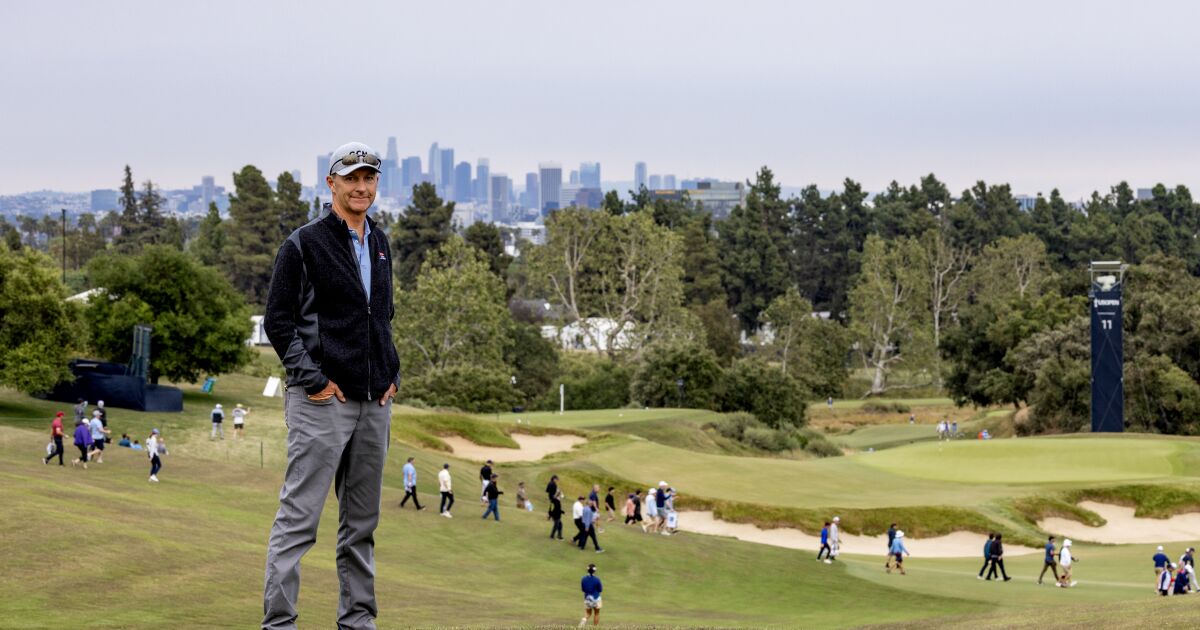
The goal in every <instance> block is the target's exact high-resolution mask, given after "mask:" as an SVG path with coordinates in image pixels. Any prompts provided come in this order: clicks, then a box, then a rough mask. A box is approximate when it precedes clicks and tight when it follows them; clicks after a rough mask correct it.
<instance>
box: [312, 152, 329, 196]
mask: <svg viewBox="0 0 1200 630" xmlns="http://www.w3.org/2000/svg"><path fill="white" fill-rule="evenodd" d="M329 156H330V154H328V153H324V154H321V155H318V156H317V177H316V179H315V180H314V182H313V185H314V186H315V187H316V190H318V191H320V190H325V189H326V188H327V186H326V184H325V178H326V177H329V166H330V164H329Z"/></svg>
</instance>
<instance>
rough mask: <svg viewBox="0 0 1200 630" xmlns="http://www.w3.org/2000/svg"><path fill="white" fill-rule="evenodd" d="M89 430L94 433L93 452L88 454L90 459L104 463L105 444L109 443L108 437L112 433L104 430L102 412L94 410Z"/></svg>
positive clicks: (89, 422)
mask: <svg viewBox="0 0 1200 630" xmlns="http://www.w3.org/2000/svg"><path fill="white" fill-rule="evenodd" d="M88 430H89V431H91V432H92V450H91V451H90V452H89V453H88V459H90V460H92V461H94V462H96V463H97V464H103V463H104V444H105V443H106V442H107V441H108V436H109V435H110V434H111V433H112V431H109V430H108V429H106V428H104V423H103V422H101V421H100V410H99V409H93V410H92V419H91V420H90V421H88Z"/></svg>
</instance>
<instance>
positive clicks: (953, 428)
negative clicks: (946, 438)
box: [950, 420, 958, 438]
mask: <svg viewBox="0 0 1200 630" xmlns="http://www.w3.org/2000/svg"><path fill="white" fill-rule="evenodd" d="M950 437H955V438H956V437H958V420H955V421H954V422H951V423H950Z"/></svg>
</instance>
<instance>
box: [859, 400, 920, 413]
mask: <svg viewBox="0 0 1200 630" xmlns="http://www.w3.org/2000/svg"><path fill="white" fill-rule="evenodd" d="M910 411H912V408H911V407H909V406H908V405H906V404H904V403H898V402H890V403H888V402H875V401H871V402H868V403H864V404H863V406H862V412H863V413H909V412H910Z"/></svg>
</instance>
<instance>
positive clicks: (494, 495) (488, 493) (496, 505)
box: [483, 473, 504, 521]
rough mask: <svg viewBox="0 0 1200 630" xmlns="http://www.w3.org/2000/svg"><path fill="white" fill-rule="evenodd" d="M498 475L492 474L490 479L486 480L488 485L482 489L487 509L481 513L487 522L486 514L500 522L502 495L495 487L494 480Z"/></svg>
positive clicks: (498, 488) (497, 487)
mask: <svg viewBox="0 0 1200 630" xmlns="http://www.w3.org/2000/svg"><path fill="white" fill-rule="evenodd" d="M499 478H500V475H497V474H495V473H492V478H491V479H489V480H488V485H487V487H486V488H484V489H483V494H484V496H485V497H487V503H488V507H487V510H484V512H483V519H484V520H487V517H488V514H491V515H492V518H493V519H495V520H497V521H498V520H500V495H502V494H504V492H503V491H501V490H500V487H499V486H497V485H496V480H497V479H499Z"/></svg>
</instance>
